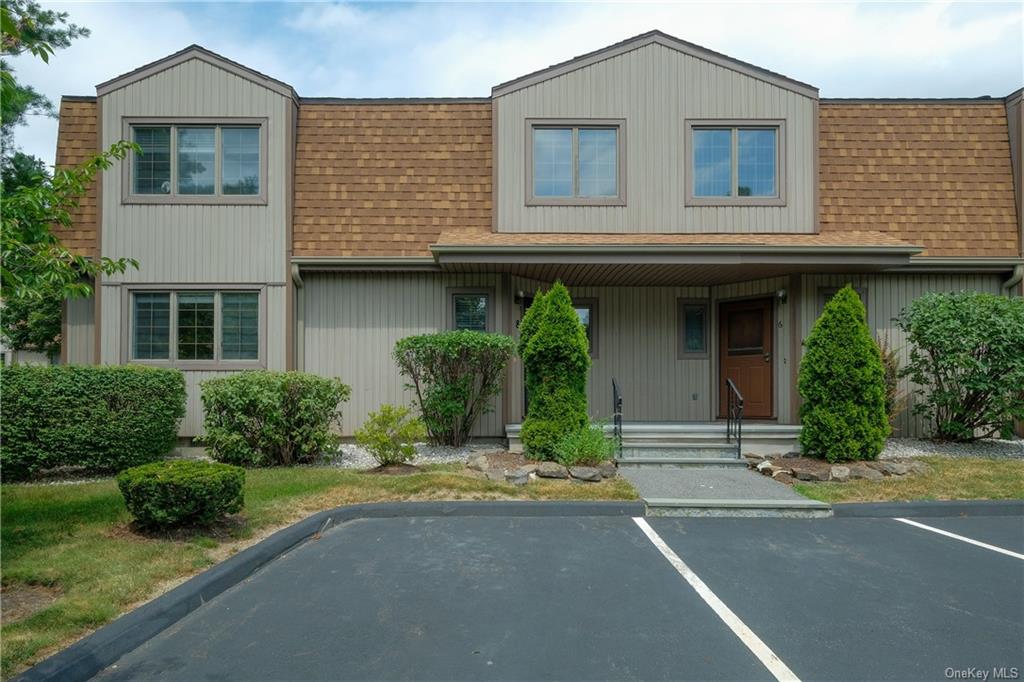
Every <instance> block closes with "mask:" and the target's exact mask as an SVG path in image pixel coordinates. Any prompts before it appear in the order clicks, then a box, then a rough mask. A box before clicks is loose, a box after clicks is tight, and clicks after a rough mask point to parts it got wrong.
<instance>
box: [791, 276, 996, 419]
mask: <svg viewBox="0 0 1024 682" xmlns="http://www.w3.org/2000/svg"><path fill="white" fill-rule="evenodd" d="M847 283H850V284H853V286H855V287H857V288H859V289H861V290H863V293H864V296H865V298H866V301H867V303H866V307H867V316H868V327H869V328H870V329H871V332H872V333H873V334H874V335H875V337H876V338H884V337H888V339H889V342H890V343H891V344H892V346H893V347H895V348H896V349H897V350H898V356H899V359H900V365H901V366H905V365H906V362H907V360H908V357H909V354H910V349H909V347H908V344H907V340H906V337H905V336H904V334H903V333H902V332H900V330H899V329H898V328H897V327H896V324H895V322H894V318H896V317H897V316H898V315H899V314H900V312H901V311H902V310H903V309H904V308H905V307H906V306H908V305H909V304H910V303H911V302H912V301H913V300H914V299H916V298H919V297H920V296H922V295H924V294H926V293H928V292H956V291H984V292H988V293H992V294H998V293H1001V283H1002V279H1001V278H1000V277H999V276H998V275H970V274H965V275H952V274H950V275H942V274H939V275H910V274H908V275H898V274H878V275H808V276H805V277H804V278H803V296H802V311H801V319H802V321H803V324H802V329H801V341H803V340H804V339H806V338H807V334H808V333H810V330H811V327H812V326H813V325H814V322H815V320H817V318H818V315H819V314H820V312H821V311H820V303H819V301H820V295H819V290H820V289H821V288H822V287H839V286H843V285H845V284H847ZM900 388H901V390H902V391H903V393H904V394H905V395H907V396H908V399H909V401H908V404H907V408H906V409H905V410H904V411H903V412H902V413H901V414H900V415H899V417H898V418H897V419H896V423H895V425H894V428H895V433H894V435H896V436H915V437H916V436H924V435H927V433H928V430H929V427H928V425H927V424H925V423H924V421H923V420H922V419H921V418H920V417H918V416H916V415H914V414H913V406H914V402H915V400H914V395H913V393H912V391H913V389H914V388H915V387H914V386H912V385H911V384H910V382H909V381H908V380H906V379H904V380H903V381H902V382H901V384H900Z"/></svg>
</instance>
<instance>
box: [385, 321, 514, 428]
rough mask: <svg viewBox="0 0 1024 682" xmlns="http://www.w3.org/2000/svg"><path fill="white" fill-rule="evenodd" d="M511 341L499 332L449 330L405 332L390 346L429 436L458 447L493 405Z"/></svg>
mask: <svg viewBox="0 0 1024 682" xmlns="http://www.w3.org/2000/svg"><path fill="white" fill-rule="evenodd" d="M513 353H515V341H513V340H512V339H511V338H510V337H508V336H503V335H501V334H487V333H484V332H477V331H468V330H460V331H450V332H440V333H437V334H422V335H419V336H408V337H406V338H404V339H402V340H401V341H399V342H398V343H397V344H395V351H394V357H395V362H396V363H398V369H399V371H400V372H401V373H402V375H403V376H406V377H408V378H409V379H410V381H411V382H412V383H411V384H409V385H408V388H410V389H412V390H413V391H415V392H416V398H415V400H416V405H417V406H418V407H419V409H420V412H421V413H422V414H423V423H424V424H426V427H427V432H428V433H429V434H430V440H431V441H432V442H434V443H439V444H442V445H453V446H460V445H463V444H464V443H465V442H466V440H467V439H468V438H469V434H470V432H471V431H472V430H473V425H474V424H475V423H476V420H477V419H478V418H479V417H480V415H482V414H486V413H487V412H490V411H491V410H493V409H494V408H493V407H492V405H491V399H492V398H494V396H495V395H497V393H498V392H499V391H500V390H501V384H502V379H503V378H504V373H505V367H506V366H508V363H509V360H511V359H512V355H513Z"/></svg>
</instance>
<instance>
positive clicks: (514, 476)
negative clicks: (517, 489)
mask: <svg viewBox="0 0 1024 682" xmlns="http://www.w3.org/2000/svg"><path fill="white" fill-rule="evenodd" d="M531 473H533V471H532V469H530V467H525V466H523V467H517V468H515V469H513V470H512V471H506V472H505V480H506V481H507V482H509V483H511V484H512V485H526V484H527V483H529V482H530V474H531Z"/></svg>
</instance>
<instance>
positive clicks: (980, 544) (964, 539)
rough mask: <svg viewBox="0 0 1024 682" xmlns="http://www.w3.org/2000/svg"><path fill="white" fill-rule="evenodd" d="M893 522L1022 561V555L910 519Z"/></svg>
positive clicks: (897, 519) (1023, 557) (896, 519)
mask: <svg viewBox="0 0 1024 682" xmlns="http://www.w3.org/2000/svg"><path fill="white" fill-rule="evenodd" d="M893 521H899V522H900V523H905V524H907V525H909V526H914V527H916V528H920V529H922V530H929V531H931V532H933V533H938V534H939V535H945V536H946V537H947V538H953V539H954V540H959V541H960V542H966V543H968V544H970V545H975V546H977V547H984V548H985V549H989V550H992V551H993V552H999V553H1000V554H1005V555H1006V556H1012V557H1013V558H1014V559H1020V560H1022V561H1024V554H1018V553H1017V552H1011V551H1010V550H1008V549H1003V548H1002V547H996V546H995V545H990V544H988V543H987V542H979V541H978V540H972V539H971V538H968V537H964V536H963V535H957V534H956V533H950V532H949V531H948V530H942V529H941V528H935V527H934V526H926V525H925V524H923V523H918V522H917V521H911V520H910V519H904V518H894V519H893Z"/></svg>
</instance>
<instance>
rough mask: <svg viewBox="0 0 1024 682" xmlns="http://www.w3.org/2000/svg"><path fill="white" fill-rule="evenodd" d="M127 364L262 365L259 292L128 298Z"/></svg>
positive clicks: (157, 294) (151, 294) (192, 292)
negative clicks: (128, 344) (128, 333)
mask: <svg viewBox="0 0 1024 682" xmlns="http://www.w3.org/2000/svg"><path fill="white" fill-rule="evenodd" d="M130 320H131V340H130V346H131V351H130V355H129V358H128V359H129V360H131V361H142V362H170V363H186V364H187V363H190V362H199V363H204V364H211V363H216V364H223V365H224V366H227V367H231V366H235V365H239V366H242V365H244V366H252V365H255V364H258V363H260V362H261V357H260V341H261V339H260V334H261V333H262V332H261V326H262V325H261V309H260V292H259V291H253V290H226V291H216V290H199V289H187V290H181V291H149V290H137V291H133V292H131V310H130Z"/></svg>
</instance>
